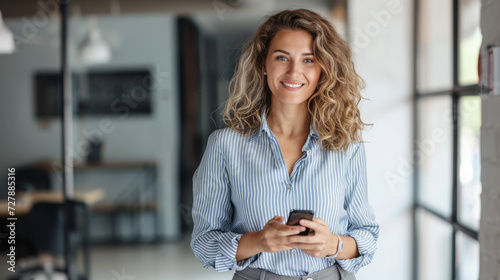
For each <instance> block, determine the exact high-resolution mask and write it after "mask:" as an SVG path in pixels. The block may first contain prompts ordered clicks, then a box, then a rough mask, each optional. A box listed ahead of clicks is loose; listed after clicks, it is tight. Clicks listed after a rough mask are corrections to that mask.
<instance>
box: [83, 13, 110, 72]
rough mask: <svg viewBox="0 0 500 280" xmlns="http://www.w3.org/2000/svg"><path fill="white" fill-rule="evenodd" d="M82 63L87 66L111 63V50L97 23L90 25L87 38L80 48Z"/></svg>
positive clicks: (92, 22)
mask: <svg viewBox="0 0 500 280" xmlns="http://www.w3.org/2000/svg"><path fill="white" fill-rule="evenodd" d="M79 56H80V61H81V62H82V64H85V65H94V64H102V63H107V62H109V61H111V48H110V47H109V45H108V44H106V42H104V40H103V39H102V36H101V31H100V30H99V28H97V24H96V22H95V21H91V22H90V24H89V31H88V34H87V38H86V40H85V42H84V44H82V46H81V47H80V51H79Z"/></svg>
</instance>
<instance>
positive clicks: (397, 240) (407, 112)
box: [348, 0, 413, 280]
mask: <svg viewBox="0 0 500 280" xmlns="http://www.w3.org/2000/svg"><path fill="white" fill-rule="evenodd" d="M348 12H349V15H348V18H349V24H348V28H349V33H350V45H351V48H352V49H353V52H354V64H355V66H356V70H357V71H358V74H360V75H361V77H362V78H363V79H364V80H365V82H366V85H367V87H366V89H365V90H364V92H362V95H363V97H365V98H368V99H370V101H367V100H364V101H362V102H361V104H362V105H361V108H360V110H361V115H362V118H364V119H363V120H364V122H367V123H373V124H374V126H373V127H372V128H368V130H367V131H365V132H364V134H363V138H364V140H365V141H368V142H369V143H367V144H366V153H367V162H368V182H369V183H368V188H369V199H370V203H371V204H372V206H373V208H374V210H375V215H376V219H377V221H378V222H379V223H380V226H381V231H380V238H379V241H378V250H377V253H376V254H375V257H374V259H373V261H372V263H371V264H370V265H368V266H367V267H364V268H362V269H361V270H360V271H359V273H358V274H357V279H360V280H362V279H370V280H373V279H411V264H412V262H411V261H412V247H411V244H412V230H411V229H412V227H411V226H412V223H411V221H412V220H411V218H412V216H411V213H412V212H411V204H412V193H413V187H412V178H413V177H412V176H413V174H412V171H411V168H409V169H410V171H409V172H407V169H406V168H403V165H404V163H403V162H404V161H405V160H407V161H408V162H411V153H412V146H411V143H412V138H411V137H412V88H411V85H412V73H411V69H412V61H411V58H412V45H411V42H412V21H411V20H412V1H410V0H399V1H397V0H372V1H364V0H351V1H349V8H348ZM388 178H397V180H389V179H388Z"/></svg>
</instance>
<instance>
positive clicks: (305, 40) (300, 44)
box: [269, 29, 313, 52]
mask: <svg viewBox="0 0 500 280" xmlns="http://www.w3.org/2000/svg"><path fill="white" fill-rule="evenodd" d="M312 43H313V37H312V35H311V34H310V33H309V32H307V31H305V30H289V29H285V30H280V31H279V32H278V33H276V35H275V36H274V38H273V39H272V40H271V43H270V45H269V50H270V51H271V52H272V51H274V50H276V49H281V50H284V51H289V52H292V51H300V52H304V51H307V52H312Z"/></svg>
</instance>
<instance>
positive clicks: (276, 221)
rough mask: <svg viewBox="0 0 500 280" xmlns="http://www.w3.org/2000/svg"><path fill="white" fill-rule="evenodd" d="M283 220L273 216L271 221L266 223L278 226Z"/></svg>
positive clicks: (280, 217)
mask: <svg viewBox="0 0 500 280" xmlns="http://www.w3.org/2000/svg"><path fill="white" fill-rule="evenodd" d="M284 219H285V218H284V217H282V216H274V218H272V219H271V220H269V221H267V223H268V224H279V223H281V222H283V220H284Z"/></svg>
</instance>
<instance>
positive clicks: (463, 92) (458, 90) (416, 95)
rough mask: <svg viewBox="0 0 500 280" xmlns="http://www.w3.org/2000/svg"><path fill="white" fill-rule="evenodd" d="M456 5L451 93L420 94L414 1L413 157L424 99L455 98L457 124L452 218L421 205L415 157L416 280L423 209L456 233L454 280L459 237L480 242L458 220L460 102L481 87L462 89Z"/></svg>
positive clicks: (455, 0)
mask: <svg viewBox="0 0 500 280" xmlns="http://www.w3.org/2000/svg"><path fill="white" fill-rule="evenodd" d="M451 1H452V29H453V30H452V52H453V54H452V58H453V60H452V61H453V65H452V73H453V78H452V81H453V86H452V88H450V89H445V90H440V91H430V92H419V91H418V87H417V83H418V60H417V59H418V47H419V45H418V44H419V33H418V32H419V16H420V14H419V8H420V0H414V1H413V50H412V53H413V85H412V88H413V137H412V138H413V143H412V147H413V151H412V152H413V153H416V152H417V150H418V146H417V144H418V136H419V129H418V124H419V122H418V117H419V114H418V102H419V101H420V100H422V99H423V98H434V97H438V96H450V97H451V98H452V115H453V121H452V126H453V130H452V131H453V132H452V137H453V140H452V143H453V147H452V157H453V158H452V164H453V166H452V176H453V178H452V194H451V195H452V205H451V207H452V209H451V215H450V217H449V218H448V217H445V216H444V215H442V214H440V213H438V212H437V211H435V210H433V209H431V208H429V207H427V206H425V205H423V204H421V203H420V202H419V200H418V194H419V188H418V183H419V175H420V173H419V167H418V165H417V164H416V162H415V157H414V161H413V171H414V173H413V174H414V177H413V207H412V219H413V221H412V232H413V238H412V240H413V244H412V249H413V262H412V269H413V280H418V279H419V275H418V267H419V263H418V259H419V250H418V247H419V236H418V229H419V228H418V219H417V210H418V209H423V210H424V211H426V212H428V213H430V214H432V215H433V216H435V217H437V218H439V219H440V220H442V221H444V222H446V223H448V224H449V225H450V226H451V227H452V229H453V234H452V240H451V242H452V244H451V248H452V252H451V261H452V263H451V266H450V267H451V269H452V271H451V276H452V279H458V276H459V275H458V273H459V271H458V267H457V246H459V245H457V233H458V232H461V233H463V234H465V235H467V236H468V237H470V238H472V239H474V240H478V231H477V230H475V229H472V228H470V227H469V226H467V225H464V224H462V223H460V222H459V220H458V218H459V217H458V207H459V205H458V201H459V195H460V194H459V186H458V184H459V182H458V175H459V173H458V172H459V170H458V168H459V166H458V161H459V129H460V119H459V113H460V112H459V109H460V108H459V104H460V99H461V98H462V97H465V96H479V90H478V85H477V84H474V85H467V86H461V85H460V83H459V71H460V69H459V55H460V53H459V44H460V41H459V40H460V38H459V28H460V26H459V23H460V21H459V20H460V19H459V15H460V14H459V12H460V10H459V8H460V7H459V5H460V2H459V0H451Z"/></svg>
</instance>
